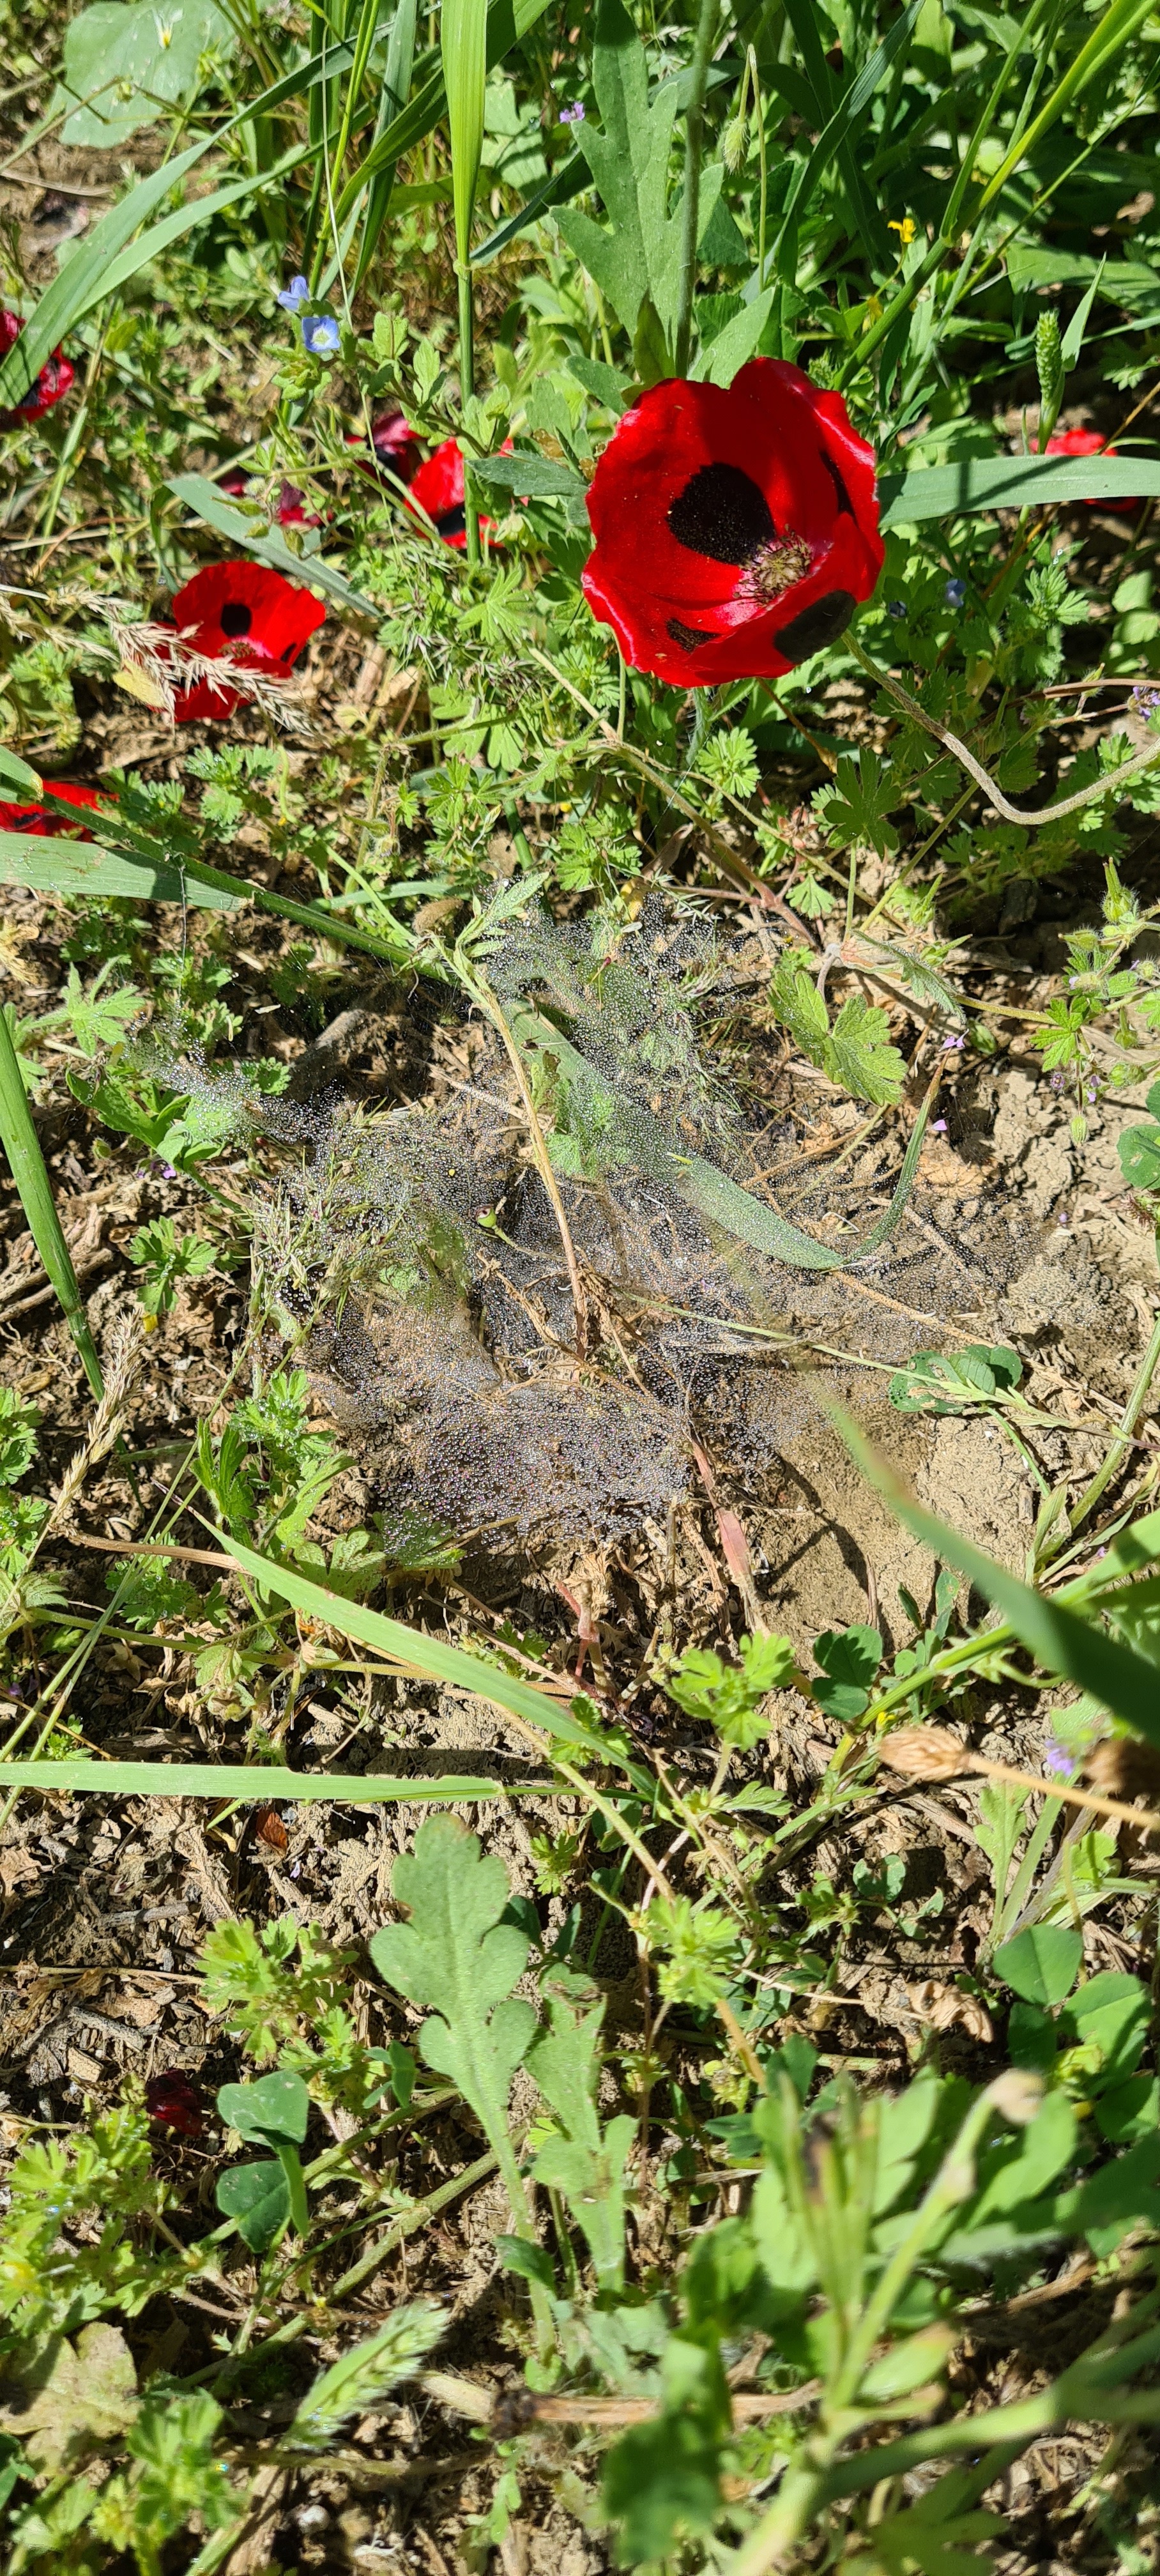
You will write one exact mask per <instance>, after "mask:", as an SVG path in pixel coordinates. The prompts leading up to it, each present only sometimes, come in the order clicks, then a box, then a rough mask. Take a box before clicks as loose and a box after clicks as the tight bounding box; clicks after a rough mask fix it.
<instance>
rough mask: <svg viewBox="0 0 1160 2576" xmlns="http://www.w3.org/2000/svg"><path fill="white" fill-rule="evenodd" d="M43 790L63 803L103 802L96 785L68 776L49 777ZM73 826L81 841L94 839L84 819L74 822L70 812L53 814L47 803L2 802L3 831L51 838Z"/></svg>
mask: <svg viewBox="0 0 1160 2576" xmlns="http://www.w3.org/2000/svg"><path fill="white" fill-rule="evenodd" d="M44 793H45V795H46V796H51V797H53V798H54V799H55V800H56V801H58V802H59V803H60V804H62V805H66V806H68V805H81V806H90V807H91V806H94V805H99V804H100V802H101V799H100V797H99V796H98V794H97V791H96V788H95V787H75V786H74V785H73V784H72V782H71V780H69V779H67V778H46V779H45V782H44ZM70 829H71V830H72V832H73V833H74V835H75V837H76V839H77V840H78V841H91V840H92V837H93V836H92V833H91V832H86V830H85V827H84V825H83V823H79V824H71V825H70V822H69V818H68V816H67V814H54V813H53V812H52V811H51V808H50V807H49V806H47V805H39V804H34V805H5V804H0V832H33V833H36V834H38V835H39V836H40V838H41V839H48V840H52V839H53V838H55V837H56V836H57V835H58V834H59V833H61V832H67V831H69V830H70Z"/></svg>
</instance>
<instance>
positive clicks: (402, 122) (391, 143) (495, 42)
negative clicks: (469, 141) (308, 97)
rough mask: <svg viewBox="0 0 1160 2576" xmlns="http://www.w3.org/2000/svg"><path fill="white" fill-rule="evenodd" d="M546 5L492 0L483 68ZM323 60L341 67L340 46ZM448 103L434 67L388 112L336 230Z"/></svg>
mask: <svg viewBox="0 0 1160 2576" xmlns="http://www.w3.org/2000/svg"><path fill="white" fill-rule="evenodd" d="M547 5H548V0H514V6H513V5H512V0H490V6H489V9H488V13H487V68H488V70H489V71H494V69H495V66H496V64H497V63H501V62H502V61H503V58H504V55H505V54H507V53H509V52H510V50H511V48H512V46H513V45H519V44H522V43H523V40H524V37H525V36H526V35H528V34H530V32H531V29H532V28H533V27H534V26H535V24H536V22H537V20H538V19H539V18H542V16H543V14H544V10H545V9H546V7H547ZM324 65H325V70H326V73H327V76H328V77H329V75H330V73H331V71H332V70H338V69H340V68H341V66H340V63H339V54H338V49H336V50H335V51H334V52H333V53H328V54H326V55H325V56H324ZM263 104H264V102H263V101H262V100H259V101H258V106H259V107H261V106H262V105H263ZM446 104H447V93H446V90H445V88H444V85H443V74H442V72H441V71H438V72H435V73H433V75H432V77H431V79H430V80H429V81H426V82H425V83H424V85H423V88H422V89H421V90H419V91H418V93H417V95H416V96H415V97H414V98H413V99H411V100H410V101H409V103H408V105H407V106H406V107H405V108H403V109H402V111H401V113H400V114H399V115H398V116H396V117H393V118H392V120H391V123H390V124H389V125H388V126H387V128H386V130H385V132H384V133H382V134H380V135H377V136H376V138H375V141H374V143H373V144H372V145H371V148H370V151H369V152H368V153H367V156H366V159H365V161H363V162H361V163H360V165H359V167H358V169H357V170H356V171H355V173H354V176H353V177H352V178H351V179H348V181H347V184H346V186H345V188H344V189H343V191H342V195H341V196H340V198H339V200H338V204H337V206H336V208H335V212H334V223H335V226H336V228H337V229H338V231H339V232H341V230H342V227H343V225H344V224H345V222H346V220H347V217H348V215H349V214H350V212H351V210H352V208H353V207H354V206H356V205H357V203H358V200H359V198H360V196H361V195H362V192H363V190H364V188H365V187H366V185H367V182H368V180H369V179H373V178H375V177H376V176H377V174H378V173H379V171H380V170H386V169H393V167H394V165H395V163H396V161H401V160H402V159H403V158H404V155H405V154H406V153H408V152H413V151H414V148H415V145H416V144H417V143H421V142H422V141H423V139H424V136H425V135H428V134H430V132H431V130H432V127H433V126H436V125H438V123H439V119H440V117H441V116H442V114H443V111H444V108H445V107H446ZM243 112H244V113H245V114H246V115H248V116H249V115H253V114H254V110H253V109H252V108H247V109H246V110H245V111H243Z"/></svg>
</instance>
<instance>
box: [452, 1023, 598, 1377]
mask: <svg viewBox="0 0 1160 2576" xmlns="http://www.w3.org/2000/svg"><path fill="white" fill-rule="evenodd" d="M473 981H474V982H475V983H476V985H477V987H478V991H479V996H480V999H481V1001H482V1002H483V1005H484V1008H485V1010H486V1012H487V1015H488V1018H489V1020H490V1021H491V1023H492V1026H493V1028H494V1029H495V1030H496V1032H497V1034H498V1036H499V1039H500V1042H501V1044H502V1046H503V1050H504V1053H505V1055H506V1056H507V1059H508V1062H509V1064H510V1066H511V1069H512V1072H513V1073H514V1075H515V1078H516V1087H517V1089H518V1091H519V1095H520V1101H521V1104H522V1107H523V1111H524V1116H525V1118H526V1119H527V1122H528V1135H529V1139H530V1142H531V1148H532V1153H533V1155H534V1156H535V1163H536V1170H537V1171H538V1173H539V1175H540V1179H541V1180H542V1182H543V1184H544V1188H545V1189H546V1191H547V1193H548V1198H549V1200H550V1202H551V1208H552V1214H553V1216H554V1217H555V1220H556V1228H557V1232H558V1234H559V1237H560V1245H561V1249H562V1251H563V1254H564V1262H565V1266H566V1269H567V1272H568V1285H569V1287H570V1289H571V1291H572V1314H573V1318H574V1321H575V1327H576V1351H577V1356H578V1357H579V1358H581V1359H582V1358H583V1356H584V1353H585V1352H586V1350H587V1348H588V1295H587V1291H586V1289H585V1286H584V1281H583V1279H582V1277H581V1273H580V1264H579V1262H578V1261H577V1258H576V1246H575V1244H574V1243H573V1241H572V1232H571V1228H570V1226H569V1224H568V1218H567V1215H566V1213H565V1209H564V1202H563V1199H562V1198H561V1196H560V1184H559V1182H558V1181H557V1179H556V1175H555V1173H554V1171H553V1170H552V1161H551V1156H550V1154H549V1152H548V1148H547V1145H546V1143H545V1141H544V1131H543V1128H542V1127H541V1125H540V1121H539V1117H538V1115H537V1111H536V1104H535V1102H534V1100H533V1098H532V1095H531V1092H530V1090H529V1088H528V1077H527V1074H526V1073H525V1071H524V1066H523V1059H522V1057H521V1055H520V1051H519V1048H518V1046H517V1045H516V1042H515V1039H514V1037H513V1036H512V1033H511V1030H510V1029H509V1027H508V1024H507V1021H506V1019H505V1017H504V1014H503V1012H502V1011H501V1009H500V1006H499V1003H498V1002H497V1000H496V997H495V995H494V993H493V992H492V990H491V987H490V985H489V984H488V983H486V982H485V980H484V978H483V976H482V975H478V976H476V977H474V978H473Z"/></svg>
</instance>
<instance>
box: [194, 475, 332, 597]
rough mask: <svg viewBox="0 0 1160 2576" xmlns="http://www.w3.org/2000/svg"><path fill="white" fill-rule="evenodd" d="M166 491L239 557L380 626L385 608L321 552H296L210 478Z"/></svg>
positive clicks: (279, 532)
mask: <svg viewBox="0 0 1160 2576" xmlns="http://www.w3.org/2000/svg"><path fill="white" fill-rule="evenodd" d="M166 488H167V490H168V491H170V492H172V493H173V494H174V496H175V498H176V499H177V500H178V501H183V502H184V504H185V507H186V509H187V510H192V512H193V515H194V517H195V518H196V519H201V520H202V521H203V522H204V524H205V526H206V527H207V528H213V529H214V530H215V531H216V533H217V535H218V536H219V537H225V538H226V539H227V541H228V543H229V544H230V545H231V546H233V547H235V548H236V549H237V551H238V552H239V553H241V554H247V555H253V556H254V557H255V559H256V561H257V562H258V563H264V564H270V565H271V566H272V568H273V570H274V571H275V572H280V573H283V574H284V575H285V578H286V580H287V581H296V582H297V583H298V584H299V586H300V587H301V588H303V589H306V590H313V591H317V592H319V593H322V592H325V594H326V597H327V598H328V599H333V600H334V602H335V605H336V606H337V607H339V608H346V609H348V610H349V611H350V613H351V615H352V616H355V617H370V618H373V619H374V622H375V624H376V625H377V624H378V622H379V619H380V617H381V616H382V610H381V609H379V608H376V606H375V603H374V601H373V599H368V598H367V597H366V596H365V593H364V592H363V591H361V590H355V589H354V588H353V586H352V584H351V583H350V582H349V581H346V580H344V578H343V576H342V574H341V573H340V572H335V571H334V569H333V567H332V566H331V565H330V564H328V563H326V562H324V561H323V558H322V555H321V553H319V554H302V555H296V554H294V553H293V552H292V550H291V548H290V547H289V546H288V545H287V543H286V540H285V537H284V536H283V535H282V534H281V531H280V530H279V529H277V528H262V527H255V524H254V521H253V519H252V518H251V517H250V515H249V513H248V512H247V511H245V510H236V509H235V508H234V506H233V503H232V502H231V501H227V500H226V498H225V495H224V493H222V492H219V490H218V487H217V485H216V483H211V482H210V481H209V478H208V476H207V475H204V474H175V475H173V477H172V478H171V480H170V481H169V483H168V484H167V487H166Z"/></svg>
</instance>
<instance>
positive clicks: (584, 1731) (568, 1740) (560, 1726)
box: [222, 1537, 628, 1769]
mask: <svg viewBox="0 0 1160 2576" xmlns="http://www.w3.org/2000/svg"><path fill="white" fill-rule="evenodd" d="M222 1547H223V1550H224V1551H225V1553H226V1554H227V1555H229V1556H232V1557H233V1559H234V1561H235V1563H236V1564H237V1566H238V1567H239V1569H240V1571H241V1572H242V1573H243V1574H248V1575H249V1576H250V1577H251V1578H252V1580H253V1581H254V1582H255V1583H260V1584H262V1585H263V1586H264V1587H265V1589H266V1590H267V1591H269V1592H274V1593H276V1594H277V1596H278V1598H279V1600H281V1601H288V1602H289V1603H290V1605H291V1607H292V1609H295V1610H300V1611H302V1612H304V1614H305V1615H306V1617H307V1618H309V1619H314V1620H317V1621H318V1623H319V1625H320V1626H324V1627H327V1628H334V1629H336V1630H337V1632H338V1634H339V1636H340V1637H349V1638H350V1639H351V1641H352V1642H353V1643H354V1644H356V1645H360V1646H371V1647H373V1648H374V1649H375V1650H376V1652H377V1653H379V1654H380V1655H386V1656H389V1657H390V1660H391V1661H392V1663H397V1664H405V1665H406V1666H407V1668H408V1670H409V1671H411V1672H417V1673H422V1674H423V1675H424V1677H425V1679H426V1680H428V1681H436V1682H451V1683H453V1684H454V1685H455V1686H456V1687H457V1688H458V1689H460V1690H467V1691H471V1692H472V1694H473V1695H474V1697H475V1698H476V1699H482V1700H487V1701H489V1702H490V1704H491V1706H492V1707H493V1708H499V1709H503V1710H504V1711H505V1713H506V1714H507V1715H508V1716H509V1717H518V1718H522V1719H523V1721H524V1723H525V1725H527V1726H534V1727H535V1728H537V1729H538V1730H539V1731H540V1732H541V1733H542V1734H544V1735H549V1736H554V1737H555V1738H556V1739H557V1741H558V1742H559V1743H561V1744H572V1745H575V1746H577V1747H578V1748H582V1749H583V1750H584V1751H585V1752H586V1753H598V1754H599V1755H600V1756H601V1758H602V1760H605V1761H607V1760H609V1759H615V1758H617V1757H616V1756H615V1754H614V1753H613V1751H612V1746H611V1743H610V1740H609V1738H607V1737H606V1736H603V1735H600V1734H597V1733H596V1732H595V1731H594V1730H593V1728H592V1727H590V1726H587V1725H585V1724H584V1723H583V1721H582V1720H581V1719H579V1718H577V1717H575V1716H573V1715H571V1714H570V1713H569V1711H568V1710H567V1709H565V1708H562V1707H561V1705H560V1703H559V1701H558V1700H555V1699H549V1697H548V1694H547V1692H546V1691H540V1690H535V1689H534V1688H533V1686H532V1684H531V1683H530V1682H521V1681H517V1680H515V1679H514V1677H513V1676H512V1675H511V1674H510V1673H505V1672H504V1671H503V1669H502V1667H501V1666H500V1665H498V1664H485V1663H484V1662H483V1661H482V1659H481V1657H480V1656H478V1655H468V1654H465V1653H464V1651H463V1648H462V1647H461V1646H446V1645H444V1644H443V1643H442V1642H441V1640H440V1639H439V1638H438V1637H428V1636H425V1635H424V1633H423V1631H422V1629H421V1628H408V1627H406V1626H405V1625H404V1623H403V1621H402V1620H401V1619H388V1618H386V1617H385V1616H384V1614H383V1612H382V1611H381V1610H368V1609H367V1608H366V1607H365V1606H364V1604H363V1603H362V1602H360V1601H344V1600H343V1599H342V1597H341V1595H340V1594H339V1593H337V1592H328V1591H327V1590H326V1589H325V1587H324V1585H322V1584H321V1583H312V1582H311V1581H310V1580H309V1578H308V1577H307V1576H306V1575H304V1574H296V1573H295V1572H294V1571H293V1570H292V1568H291V1567H289V1566H285V1565H277V1564H275V1563H274V1562H273V1561H272V1559H271V1558H269V1557H266V1556H259V1555H257V1554H256V1552H255V1550H254V1549H253V1548H249V1547H244V1546H243V1545H242V1543H241V1541H240V1539H236V1538H226V1537H223V1539H222ZM620 1767H621V1768H622V1769H624V1768H626V1767H628V1766H627V1765H625V1764H624V1763H623V1762H622V1763H621V1765H620Z"/></svg>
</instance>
